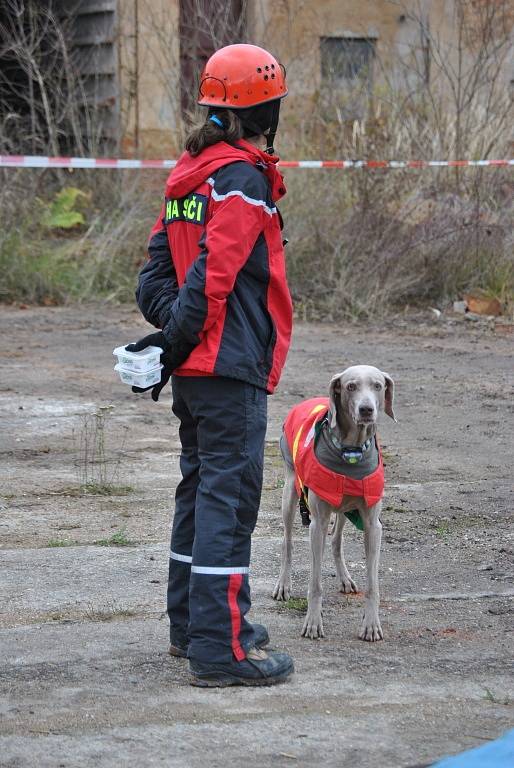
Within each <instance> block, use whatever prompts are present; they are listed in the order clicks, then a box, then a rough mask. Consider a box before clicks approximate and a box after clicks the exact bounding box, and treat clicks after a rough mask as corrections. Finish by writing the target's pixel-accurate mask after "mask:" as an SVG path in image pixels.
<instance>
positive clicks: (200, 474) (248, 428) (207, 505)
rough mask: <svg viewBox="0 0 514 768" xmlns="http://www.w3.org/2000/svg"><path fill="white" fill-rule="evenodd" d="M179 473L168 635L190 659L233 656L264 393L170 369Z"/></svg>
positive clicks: (241, 613)
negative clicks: (176, 373)
mask: <svg viewBox="0 0 514 768" xmlns="http://www.w3.org/2000/svg"><path fill="white" fill-rule="evenodd" d="M172 389H173V413H174V414H175V415H176V416H177V418H178V419H179V420H180V432H179V434H180V441H181V444H182V453H181V457H180V469H181V472H182V480H181V482H180V483H179V485H178V486H177V490H176V493H175V514H174V518H173V527H172V534H171V551H170V561H169V580H168V616H169V619H170V639H171V642H172V643H176V642H178V643H180V644H184V643H187V644H188V656H189V658H193V659H196V660H198V661H212V662H227V661H230V660H231V659H233V658H234V657H235V658H236V659H238V660H241V659H243V658H244V657H245V651H246V650H247V649H248V648H250V647H251V646H252V645H253V630H252V627H251V624H250V623H249V622H248V621H247V620H246V618H245V615H246V613H247V612H248V610H249V608H250V586H249V581H248V575H249V565H250V548H251V534H252V532H253V530H254V528H255V524H256V522H257V513H258V509H259V504H260V498H261V490H262V473H263V462H264V439H265V434H266V422H267V395H266V392H265V391H264V390H262V389H259V388H257V387H254V386H252V385H251V384H246V383H245V382H242V381H237V380H235V379H227V378H221V377H202V376H194V377H193V376H191V377H182V376H173V378H172Z"/></svg>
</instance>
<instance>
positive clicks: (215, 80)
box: [198, 43, 287, 109]
mask: <svg viewBox="0 0 514 768" xmlns="http://www.w3.org/2000/svg"><path fill="white" fill-rule="evenodd" d="M286 95H287V86H286V79H285V70H284V68H283V67H282V66H281V65H280V64H279V63H278V61H277V60H276V59H275V57H274V56H272V55H271V53H268V51H266V50H264V48H259V46H258V45H247V44H245V43H237V44H236V45H227V46H225V47H224V48H220V50H219V51H216V53H213V55H212V56H211V57H210V59H209V60H208V62H207V64H206V65H205V68H204V70H203V72H202V74H201V76H200V87H199V98H198V104H201V105H203V106H205V107H219V108H225V109H238V108H239V109H244V108H246V107H254V106H256V105H257V104H264V103H265V102H267V101H274V100H275V99H282V98H284V96H286Z"/></svg>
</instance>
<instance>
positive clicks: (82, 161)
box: [0, 155, 514, 169]
mask: <svg viewBox="0 0 514 768" xmlns="http://www.w3.org/2000/svg"><path fill="white" fill-rule="evenodd" d="M176 164H177V161H176V160H128V159H117V158H110V157H99V158H96V157H42V156H39V155H0V168H118V169H134V168H136V169H137V168H174V167H175V165H176ZM489 165H492V166H495V167H505V166H508V165H514V159H513V160H281V161H280V167H281V168H465V167H467V166H470V167H475V166H489Z"/></svg>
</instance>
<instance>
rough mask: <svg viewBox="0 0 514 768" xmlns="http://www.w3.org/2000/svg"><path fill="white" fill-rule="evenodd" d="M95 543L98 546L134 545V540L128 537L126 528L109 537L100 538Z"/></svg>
mask: <svg viewBox="0 0 514 768" xmlns="http://www.w3.org/2000/svg"><path fill="white" fill-rule="evenodd" d="M93 544H94V545H95V546H96V547H132V546H133V545H134V542H133V541H131V540H130V539H128V538H127V537H126V535H125V529H124V528H122V529H121V531H117V532H116V533H114V534H113V535H112V536H111V537H110V538H108V539H98V540H97V541H94V542H93Z"/></svg>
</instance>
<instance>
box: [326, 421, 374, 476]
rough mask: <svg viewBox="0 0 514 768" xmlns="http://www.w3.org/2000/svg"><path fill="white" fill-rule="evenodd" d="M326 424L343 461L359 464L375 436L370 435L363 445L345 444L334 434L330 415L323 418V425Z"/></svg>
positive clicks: (330, 437) (331, 439)
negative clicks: (329, 418) (329, 422)
mask: <svg viewBox="0 0 514 768" xmlns="http://www.w3.org/2000/svg"><path fill="white" fill-rule="evenodd" d="M325 425H326V426H327V429H326V432H327V434H328V437H329V440H330V442H331V443H332V445H333V446H334V448H335V449H336V450H337V452H338V453H339V455H340V456H341V458H342V459H343V461H346V463H347V464H359V463H360V462H361V461H362V460H363V458H364V454H365V453H367V452H368V451H369V449H370V448H371V445H372V443H373V437H368V439H367V440H366V442H365V443H364V444H363V445H357V446H354V445H344V444H343V443H342V442H341V441H340V440H338V439H337V437H335V436H334V435H333V434H332V430H331V429H330V427H329V424H328V417H325V418H324V419H323V422H322V426H325Z"/></svg>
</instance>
